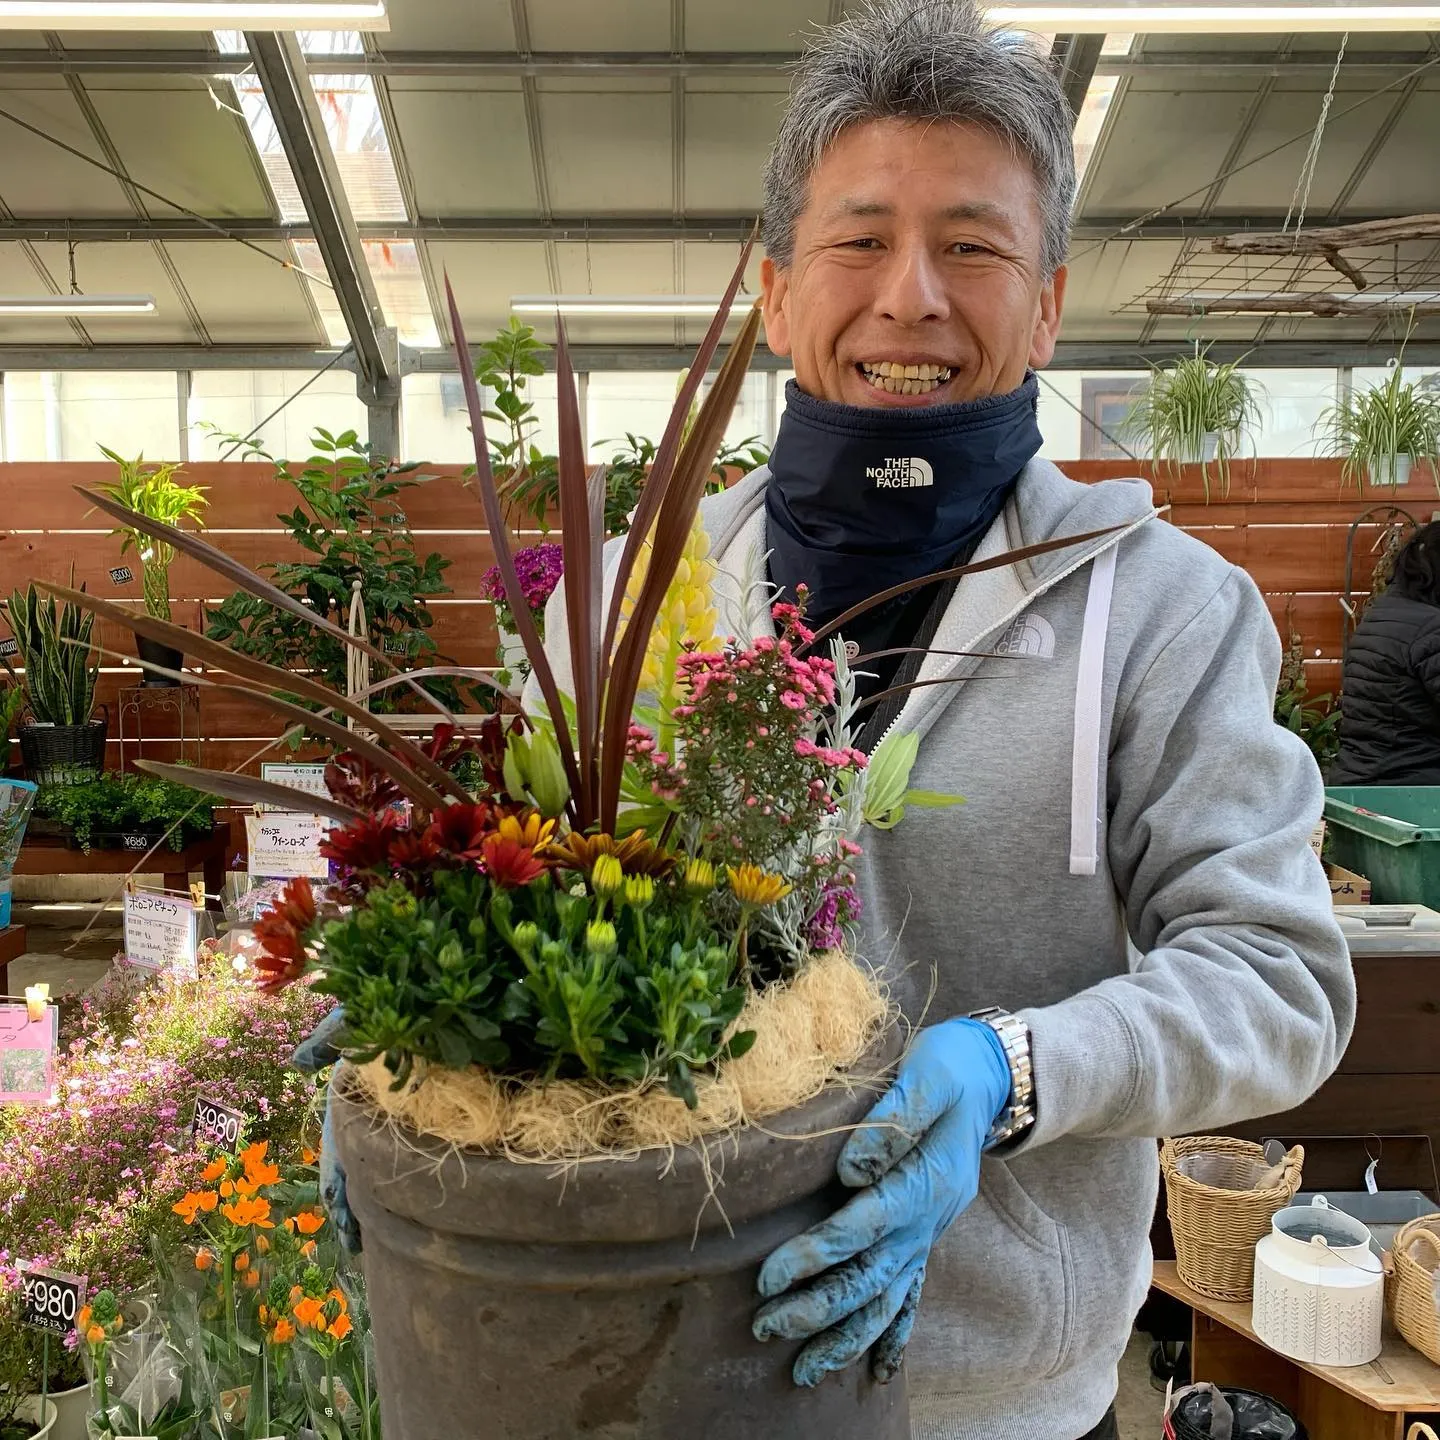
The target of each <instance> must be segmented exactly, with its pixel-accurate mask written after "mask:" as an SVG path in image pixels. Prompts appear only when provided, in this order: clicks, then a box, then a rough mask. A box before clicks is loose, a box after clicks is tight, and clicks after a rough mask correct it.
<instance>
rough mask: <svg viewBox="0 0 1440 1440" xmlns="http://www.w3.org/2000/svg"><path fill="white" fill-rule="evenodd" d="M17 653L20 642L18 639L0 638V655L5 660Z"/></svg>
mask: <svg viewBox="0 0 1440 1440" xmlns="http://www.w3.org/2000/svg"><path fill="white" fill-rule="evenodd" d="M19 653H20V642H19V641H18V640H15V639H10V640H0V655H3V656H4V657H5V658H6V659H7V660H8V659H9V658H10V657H11V656H12V655H18V654H19Z"/></svg>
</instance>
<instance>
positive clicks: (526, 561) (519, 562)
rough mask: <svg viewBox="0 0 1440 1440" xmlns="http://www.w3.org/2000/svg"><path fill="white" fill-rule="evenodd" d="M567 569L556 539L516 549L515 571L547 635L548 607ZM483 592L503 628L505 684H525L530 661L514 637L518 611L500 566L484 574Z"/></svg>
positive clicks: (502, 678) (501, 674) (537, 624)
mask: <svg viewBox="0 0 1440 1440" xmlns="http://www.w3.org/2000/svg"><path fill="white" fill-rule="evenodd" d="M564 570H565V552H564V548H563V547H562V546H560V545H557V544H555V542H554V541H553V540H542V541H541V542H540V543H539V544H538V545H527V546H526V547H525V548H524V549H522V550H517V551H516V552H515V574H516V577H517V578H518V579H519V581H520V594H521V597H522V598H523V600H524V603H525V606H526V608H527V609H528V610H529V611H530V618H531V620H532V622H533V623H534V625H535V629H536V633H537V634H539V635H540V636H541V637H542V638H543V637H544V634H545V606H546V604H547V603H548V601H549V599H550V596H551V595H552V594H554V592H555V587H556V586H557V585H558V584H559V583H560V576H561V575H562V574H563V573H564ZM480 592H481V594H483V595H484V596H485V598H486V599H487V600H489V601H491V602H492V603H493V604H494V606H495V623H496V625H497V626H498V628H499V631H500V664H501V668H500V672H499V675H498V676H497V678H498V679H499V681H500V683H501V684H502V685H506V686H523V685H524V683H525V681H526V680H528V679H529V678H530V662H529V661H528V660H527V659H526V657H525V647H524V646H523V645H519V644H517V642H516V639H515V611H514V607H513V605H512V604H511V599H510V595H511V592H510V591H508V590H507V589H506V587H505V581H504V580H503V578H502V577H501V575H500V567H499V566H498V565H492V566H491V567H490V568H489V569H488V570H487V571H486V572H485V574H484V575H483V576H482V577H481V581H480Z"/></svg>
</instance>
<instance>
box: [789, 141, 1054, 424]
mask: <svg viewBox="0 0 1440 1440" xmlns="http://www.w3.org/2000/svg"><path fill="white" fill-rule="evenodd" d="M1040 238H1041V218H1040V203H1039V191H1038V187H1037V185H1036V183H1035V177H1034V175H1033V173H1032V171H1031V169H1030V167H1029V165H1028V164H1027V163H1026V162H1025V161H1024V160H1023V159H1021V158H1020V157H1018V156H1017V155H1016V154H1015V153H1014V152H1013V151H1012V150H1011V149H1010V147H1009V146H1008V145H1007V144H1006V143H1005V142H1004V141H1003V140H999V139H997V138H996V137H995V136H993V135H991V134H990V133H989V132H988V131H986V130H981V129H978V128H976V127H975V126H973V125H962V124H956V123H953V122H950V121H935V122H929V121H925V122H921V121H909V120H874V121H867V122H866V123H864V124H860V125H852V126H851V127H850V128H849V129H848V130H845V131H843V132H842V133H841V135H840V137H839V139H838V140H836V141H835V143H834V144H833V145H831V147H830V148H829V150H828V151H826V153H825V156H824V158H823V159H822V160H821V162H820V164H819V165H818V166H817V167H816V168H815V171H814V173H813V174H812V176H811V178H810V197H809V204H808V205H807V206H806V207H805V210H804V213H803V214H802V215H801V216H800V220H799V223H798V225H797V226H796V232H795V257H794V260H793V262H792V263H791V264H790V265H789V266H788V267H787V268H786V269H784V270H781V269H779V268H778V267H777V266H776V265H775V264H774V263H773V262H772V261H771V260H768V259H767V260H766V261H765V262H764V264H763V266H762V267H761V278H762V281H763V284H764V291H765V305H764V309H765V333H766V339H767V341H768V343H769V346H770V349H771V350H772V351H774V352H775V353H776V354H777V355H788V356H790V357H791V359H792V361H793V363H794V366H795V379H796V381H797V382H798V384H799V386H800V388H801V389H802V390H804V391H805V392H806V393H807V394H809V395H814V396H816V397H817V398H819V399H823V400H831V401H834V402H836V403H838V404H843V405H867V406H912V405H937V404H953V403H954V402H956V401H960V400H974V399H977V398H978V397H980V396H983V395H999V394H1004V393H1005V392H1007V391H1010V390H1014V389H1015V388H1016V387H1017V386H1018V385H1019V384H1020V383H1021V382H1022V381H1023V380H1024V378H1025V371H1026V368H1027V367H1035V368H1037V369H1038V368H1039V367H1041V366H1043V365H1047V364H1048V363H1049V362H1050V359H1051V357H1052V356H1053V355H1054V353H1055V338H1056V336H1057V335H1058V334H1059V330H1060V308H1061V303H1062V301H1063V299H1064V294H1065V271H1064V270H1063V269H1061V270H1059V271H1058V272H1057V273H1056V274H1055V275H1053V276H1046V275H1045V274H1044V272H1043V270H1042V267H1041V264H1040ZM897 366H898V367H901V369H902V374H900V375H896V374H892V371H893V370H894V368H895V367H897ZM907 392H908V393H907Z"/></svg>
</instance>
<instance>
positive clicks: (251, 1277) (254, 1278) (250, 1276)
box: [242, 1270, 260, 1290]
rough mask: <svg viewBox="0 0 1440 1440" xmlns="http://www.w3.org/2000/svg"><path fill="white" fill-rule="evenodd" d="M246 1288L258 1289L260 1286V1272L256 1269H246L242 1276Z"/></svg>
mask: <svg viewBox="0 0 1440 1440" xmlns="http://www.w3.org/2000/svg"><path fill="white" fill-rule="evenodd" d="M242 1279H243V1280H244V1283H245V1288H246V1289H247V1290H258V1289H259V1288H260V1272H259V1271H258V1270H247V1271H246V1272H245V1274H244V1276H243V1277H242Z"/></svg>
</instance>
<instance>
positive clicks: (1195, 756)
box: [546, 460, 1355, 1440]
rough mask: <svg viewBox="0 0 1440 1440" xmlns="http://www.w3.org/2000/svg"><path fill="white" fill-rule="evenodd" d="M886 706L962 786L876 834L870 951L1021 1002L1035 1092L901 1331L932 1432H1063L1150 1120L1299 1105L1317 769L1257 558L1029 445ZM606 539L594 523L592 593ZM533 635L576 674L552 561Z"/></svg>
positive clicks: (931, 762)
mask: <svg viewBox="0 0 1440 1440" xmlns="http://www.w3.org/2000/svg"><path fill="white" fill-rule="evenodd" d="M766 479H767V472H766V471H764V470H763V469H762V470H760V471H757V472H755V473H754V474H752V475H750V476H748V477H746V479H745V480H744V481H742V482H741V483H740V484H739V485H737V486H736V487H734V488H733V489H732V490H729V491H727V492H726V493H724V494H722V495H717V496H713V497H711V498H709V499H707V500H706V501H705V502H704V504H703V507H702V511H701V514H702V519H703V523H704V525H705V529H706V531H707V534H708V535H709V538H710V546H711V557H712V559H714V560H715V561H716V563H717V564H718V566H719V569H720V571H721V572H722V574H728V575H731V576H733V577H736V579H739V578H741V577H754V576H756V575H758V574H763V573H764V572H763V569H762V568H760V566H761V560H762V558H763V555H764V551H765V510H764V504H763V498H764V486H765V483H766ZM1109 527H1116V529H1115V533H1112V534H1110V535H1107V536H1106V537H1104V538H1103V539H1100V540H1095V541H1090V542H1087V543H1084V544H1081V545H1078V546H1076V547H1074V548H1071V549H1063V550H1058V551H1052V552H1050V553H1048V554H1045V555H1042V556H1039V557H1037V558H1036V559H1035V560H1033V561H1029V562H1025V561H1022V562H1020V563H1019V564H1018V565H1013V566H1005V567H1002V568H1000V569H996V570H992V571H988V572H984V573H981V574H978V575H970V576H966V577H965V578H964V579H963V580H962V581H961V582H960V584H959V586H958V587H957V588H956V591H955V594H954V596H953V598H952V600H951V602H950V604H949V606H948V608H947V610H946V612H945V614H944V617H943V619H942V621H941V623H940V627H939V630H938V632H937V633H936V635H935V638H934V640H933V642H932V646H931V648H932V650H933V651H935V652H940V651H946V650H949V651H983V652H987V653H986V658H984V659H974V658H969V659H956V658H951V657H945V656H943V655H940V654H938V653H935V654H932V655H931V656H930V657H929V658H927V660H926V662H925V665H924V668H923V670H922V671H921V675H920V678H921V679H927V680H928V679H932V678H940V677H944V678H945V679H946V680H947V681H949V682H950V683H946V684H942V685H932V686H926V687H923V688H918V689H916V690H914V691H912V692H911V694H910V696H909V698H908V700H907V703H906V705H905V708H904V710H903V711H902V713H901V714H900V716H899V717H898V719H897V720H896V722H895V723H896V725H897V726H898V727H899V728H901V729H902V730H907V731H914V732H916V733H918V734H919V735H920V736H921V743H920V751H919V759H918V761H917V763H916V767H915V771H914V773H913V776H912V781H911V783H912V784H913V785H915V786H917V787H920V788H924V789H927V790H939V791H946V792H949V793H952V794H959V795H963V796H964V797H965V800H966V803H965V804H964V805H963V806H957V807H952V808H948V809H941V810H911V811H910V812H908V813H907V815H906V817H905V819H904V820H903V821H902V822H901V823H900V825H899V826H898V827H897V828H896V829H894V830H892V831H888V832H878V831H871V832H867V834H866V835H865V836H864V837H863V841H864V845H865V851H864V855H863V857H862V858H861V860H860V861H859V865H860V883H861V894H862V898H863V900H864V903H865V916H864V920H863V923H862V933H861V935H860V936H859V943H860V948H861V950H862V953H863V954H865V955H866V956H868V957H869V958H870V959H871V960H872V962H874V963H878V964H881V965H883V967H884V969H885V971H886V973H887V975H888V977H889V978H890V980H891V983H892V984H893V985H894V986H895V987H896V993H897V995H898V997H899V999H900V1000H901V1003H902V1005H903V1006H904V1008H905V1010H906V1013H907V1014H908V1015H909V1016H911V1017H912V1018H914V1019H916V1020H921V1021H922V1022H924V1023H931V1022H934V1021H937V1020H942V1019H945V1018H948V1017H950V1016H955V1015H965V1014H968V1013H970V1012H971V1011H974V1010H978V1009H980V1008H982V1007H984V1006H987V1005H999V1006H1001V1007H1003V1008H1005V1009H1008V1010H1013V1011H1016V1012H1018V1013H1019V1014H1020V1015H1021V1016H1022V1018H1023V1019H1024V1020H1025V1021H1026V1023H1027V1024H1028V1025H1029V1027H1030V1035H1031V1047H1032V1055H1033V1060H1034V1071H1035V1096H1036V1106H1037V1118H1036V1123H1035V1125H1034V1126H1033V1128H1032V1129H1031V1130H1030V1131H1029V1133H1028V1135H1027V1137H1026V1138H1025V1140H1024V1141H1023V1143H1022V1144H1020V1145H1019V1146H1018V1147H1016V1148H1014V1149H1012V1150H1009V1151H1008V1152H1007V1153H1005V1154H1004V1156H1003V1158H1002V1157H999V1156H987V1157H986V1158H985V1160H984V1161H983V1162H982V1165H981V1171H980V1190H979V1194H978V1196H977V1197H976V1199H975V1201H974V1202H973V1203H972V1204H971V1205H970V1207H969V1208H968V1209H967V1210H966V1211H964V1213H963V1214H961V1215H960V1217H959V1218H958V1219H957V1220H956V1221H955V1223H954V1225H953V1226H951V1228H950V1230H949V1231H947V1232H946V1234H945V1235H944V1236H943V1237H942V1238H941V1239H940V1240H939V1241H938V1242H937V1244H936V1246H935V1248H934V1250H933V1252H932V1254H931V1257H930V1262H929V1266H928V1269H927V1273H926V1281H925V1291H924V1298H923V1300H922V1303H921V1309H920V1315H919V1320H918V1323H917V1325H916V1327H915V1332H914V1337H913V1339H912V1340H911V1343H910V1348H909V1351H908V1356H907V1368H908V1373H909V1385H910V1394H911V1414H912V1434H913V1436H914V1437H916V1440H1073V1437H1077V1436H1081V1435H1083V1434H1085V1433H1086V1432H1087V1431H1088V1430H1090V1429H1091V1428H1093V1427H1094V1426H1095V1425H1097V1424H1098V1423H1099V1422H1100V1420H1101V1419H1102V1418H1103V1416H1104V1413H1105V1411H1106V1409H1107V1407H1108V1406H1109V1405H1110V1403H1111V1401H1112V1399H1113V1398H1114V1395H1115V1389H1116V1364H1117V1361H1118V1360H1119V1358H1120V1355H1121V1353H1122V1352H1123V1351H1124V1349H1125V1346H1126V1343H1127V1341H1128V1339H1129V1336H1130V1331H1131V1326H1132V1321H1133V1318H1134V1316H1135V1313H1136V1311H1137V1310H1138V1309H1139V1307H1140V1304H1141V1302H1142V1301H1143V1300H1144V1298H1145V1294H1146V1291H1147V1289H1148V1286H1149V1284H1150V1268H1151V1254H1150V1246H1149V1238H1148V1236H1149V1229H1150V1224H1151V1221H1152V1219H1153V1216H1154V1213H1155V1203H1156V1193H1157V1185H1158V1171H1159V1167H1158V1160H1157V1150H1156V1144H1155V1141H1156V1138H1157V1137H1160V1136H1165V1135H1171V1134H1180V1133H1184V1132H1190V1131H1204V1130H1209V1129H1213V1128H1216V1127H1219V1126H1223V1125H1226V1124H1228V1123H1232V1122H1236V1121H1239V1120H1244V1119H1248V1118H1251V1117H1255V1116H1261V1115H1266V1114H1273V1113H1275V1112H1278V1111H1281V1110H1285V1109H1288V1108H1289V1107H1291V1106H1293V1105H1296V1104H1298V1103H1300V1102H1301V1101H1302V1100H1304V1099H1305V1098H1306V1097H1308V1096H1309V1095H1310V1094H1312V1093H1313V1092H1314V1091H1315V1090H1316V1089H1317V1088H1318V1087H1319V1085H1320V1084H1321V1083H1322V1082H1323V1081H1324V1080H1325V1079H1326V1077H1327V1076H1328V1075H1329V1074H1330V1073H1331V1072H1332V1071H1333V1070H1334V1068H1335V1066H1336V1064H1337V1063H1338V1060H1339V1057H1340V1055H1341V1053H1342V1052H1343V1050H1344V1047H1345V1045H1346V1043H1347V1042H1348V1040H1349V1036H1350V1031H1351V1027H1352V1024H1353V1021H1354V1013H1355V986H1354V977H1353V975H1352V972H1351V966H1350V960H1349V956H1348V952H1347V949H1346V945H1345V941H1344V939H1343V938H1342V936H1341V933H1340V930H1339V928H1338V926H1337V925H1336V923H1335V920H1334V918H1333V916H1332V914H1331V907H1330V893H1329V888H1328V885H1327V883H1326V880H1325V877H1324V874H1323V872H1322V870H1321V867H1320V863H1319V861H1318V860H1317V859H1316V857H1315V855H1314V853H1313V852H1312V850H1311V849H1310V845H1309V837H1310V833H1311V831H1312V829H1313V828H1314V825H1315V822H1316V820H1317V819H1318V818H1319V815H1320V810H1321V803H1322V791H1321V780H1320V774H1319V772H1318V770H1317V769H1316V766H1315V762H1314V760H1313V759H1312V758H1311V756H1310V753H1309V751H1308V750H1307V749H1306V748H1305V746H1304V744H1303V743H1302V742H1301V741H1300V740H1299V739H1298V738H1297V737H1296V736H1294V735H1292V734H1291V733H1290V732H1289V731H1287V730H1284V729H1281V728H1280V727H1279V726H1277V725H1276V724H1275V723H1274V721H1273V719H1272V705H1273V697H1274V691H1275V683H1276V679H1277V676H1278V673H1279V667H1280V643H1279V639H1278V637H1277V635H1276V633H1275V627H1274V625H1273V623H1272V622H1271V619H1270V615H1269V613H1268V611H1267V610H1266V608H1265V604H1264V601H1263V600H1262V599H1261V597H1260V594H1259V592H1258V591H1257V590H1256V588H1255V585H1254V584H1253V582H1252V581H1251V580H1250V578H1249V576H1247V575H1246V574H1245V573H1244V571H1242V570H1238V569H1236V568H1235V567H1234V566H1232V565H1230V564H1229V563H1227V562H1226V561H1225V560H1224V559H1222V558H1221V557H1220V556H1219V555H1218V554H1216V553H1215V551H1213V550H1211V549H1209V548H1208V547H1207V546H1205V545H1203V544H1201V543H1200V542H1198V541H1196V540H1194V539H1192V538H1190V537H1189V536H1187V535H1185V534H1184V533H1183V532H1181V531H1180V530H1177V529H1175V528H1174V527H1172V526H1170V525H1168V524H1166V523H1164V522H1162V521H1160V520H1159V519H1158V518H1157V512H1156V510H1155V507H1154V503H1153V500H1152V495H1151V491H1150V487H1149V486H1148V485H1147V484H1146V483H1145V482H1143V481H1139V480H1112V481H1106V482H1104V483H1102V484H1097V485H1081V484H1077V483H1075V482H1073V481H1071V480H1069V479H1067V478H1066V477H1065V476H1064V475H1062V474H1061V472H1060V471H1059V470H1058V469H1056V468H1055V466H1053V465H1051V464H1049V463H1048V462H1047V461H1044V460H1032V461H1031V462H1030V464H1029V465H1027V466H1026V468H1025V470H1024V472H1023V473H1022V475H1021V477H1020V480H1019V482H1018V483H1017V485H1016V487H1015V490H1014V492H1013V494H1012V496H1011V498H1010V500H1009V501H1008V502H1007V504H1006V506H1005V508H1004V510H1003V511H1002V512H1001V514H1000V516H999V517H997V519H996V520H995V522H994V524H993V526H992V528H991V529H990V531H989V532H988V534H987V535H986V537H985V539H984V540H983V541H982V542H981V544H980V547H979V549H978V550H977V551H976V554H975V557H974V558H975V559H976V560H982V559H985V558H987V557H989V556H994V555H999V554H1002V553H1004V552H1005V551H1006V550H1010V549H1015V548H1018V547H1020V546H1024V545H1031V544H1035V543H1037V542H1039V541H1043V540H1048V539H1056V538H1060V537H1063V536H1066V535H1078V534H1083V533H1085V532H1088V531H1095V530H1101V529H1106V528H1109ZM618 558H619V554H618V549H617V548H616V547H614V546H611V547H610V548H609V549H608V550H607V555H606V560H607V565H606V571H607V573H606V595H607V599H608V595H609V592H610V589H611V587H612V583H613V571H614V567H615V564H616V562H617V561H618ZM546 633H547V635H548V636H550V637H551V638H550V642H549V643H550V652H551V654H552V656H553V658H554V662H555V663H556V666H557V678H558V679H559V680H560V682H561V684H562V687H563V688H566V689H567V690H568V689H569V688H570V686H569V680H570V674H569V664H568V656H567V655H566V654H565V653H564V652H565V650H566V645H565V641H564V636H565V634H566V629H565V620H564V596H563V587H562V589H560V590H557V591H556V594H555V597H554V598H553V599H552V601H551V607H550V611H549V613H548V615H547V624H546Z"/></svg>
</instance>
